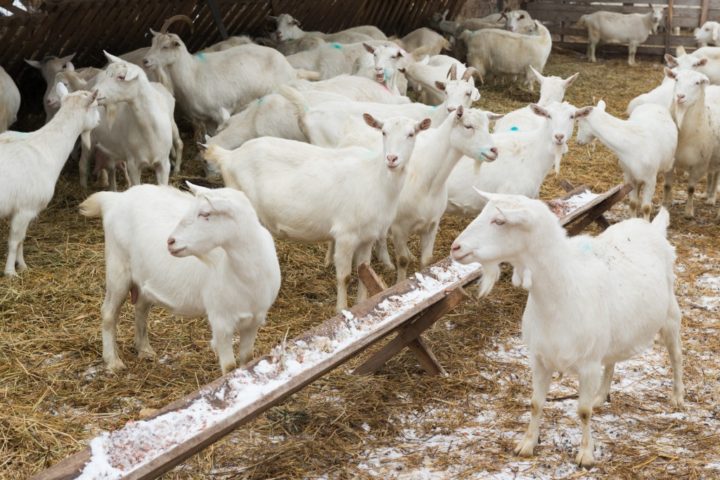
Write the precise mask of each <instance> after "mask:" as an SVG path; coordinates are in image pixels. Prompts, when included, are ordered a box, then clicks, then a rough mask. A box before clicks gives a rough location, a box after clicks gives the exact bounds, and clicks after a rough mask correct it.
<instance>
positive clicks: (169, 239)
mask: <svg viewBox="0 0 720 480" xmlns="http://www.w3.org/2000/svg"><path fill="white" fill-rule="evenodd" d="M167 244H168V246H169V247H172V246H173V245H175V239H174V238H173V237H170V238H168V239H167Z"/></svg>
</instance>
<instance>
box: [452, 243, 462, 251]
mask: <svg viewBox="0 0 720 480" xmlns="http://www.w3.org/2000/svg"><path fill="white" fill-rule="evenodd" d="M450 248H451V249H452V251H453V252H457V251H458V250H460V245H459V244H457V243H453V244H452V247H450Z"/></svg>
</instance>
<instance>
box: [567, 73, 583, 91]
mask: <svg viewBox="0 0 720 480" xmlns="http://www.w3.org/2000/svg"><path fill="white" fill-rule="evenodd" d="M579 76H580V72H577V73H576V74H575V75H571V76H569V77H568V78H566V79H565V88H569V87H570V85H572V84H573V83H575V80H577V79H578V77H579Z"/></svg>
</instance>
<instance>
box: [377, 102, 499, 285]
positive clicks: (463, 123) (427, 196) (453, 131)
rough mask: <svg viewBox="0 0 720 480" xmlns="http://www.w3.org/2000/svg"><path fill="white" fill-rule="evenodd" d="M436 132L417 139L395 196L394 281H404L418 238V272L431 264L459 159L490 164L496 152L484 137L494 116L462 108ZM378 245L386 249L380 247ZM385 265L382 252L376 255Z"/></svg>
mask: <svg viewBox="0 0 720 480" xmlns="http://www.w3.org/2000/svg"><path fill="white" fill-rule="evenodd" d="M445 115H446V119H445V120H444V121H443V122H442V123H441V124H440V125H439V126H438V127H437V128H433V129H430V130H428V131H427V132H424V133H423V134H421V135H420V138H419V139H418V142H417V144H416V146H415V150H414V151H413V155H412V157H411V159H410V163H409V165H408V178H407V180H406V181H405V185H404V186H403V188H402V192H401V193H400V201H399V204H398V210H397V215H396V216H395V220H394V221H393V223H392V226H391V227H390V237H391V238H392V242H393V245H394V246H395V258H396V265H397V280H396V281H398V282H400V281H402V280H404V279H405V277H406V275H407V267H408V264H409V262H410V250H409V248H408V241H409V240H410V236H411V235H414V234H418V235H419V236H420V250H421V253H420V267H421V268H425V267H426V266H428V265H429V264H430V263H431V261H432V255H433V249H434V247H435V237H436V236H437V232H438V228H439V226H440V219H441V218H442V215H443V213H445V207H446V206H447V201H448V189H447V180H448V177H449V176H450V172H452V170H453V168H454V167H455V165H456V164H457V162H458V161H459V160H460V158H461V157H462V156H463V155H466V156H468V157H469V158H472V159H473V160H474V161H476V162H483V161H489V162H491V161H493V160H495V158H496V157H497V149H496V148H495V147H494V144H493V140H492V138H491V136H490V133H489V125H490V120H491V119H495V118H496V116H495V114H492V113H488V112H483V111H481V110H474V109H464V108H463V107H462V106H460V107H458V108H457V110H455V111H453V112H451V113H450V114H449V115H448V114H447V113H445ZM381 246H385V244H384V243H381ZM380 258H381V260H383V261H385V262H386V263H387V247H386V246H385V251H381V252H380Z"/></svg>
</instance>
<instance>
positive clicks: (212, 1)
mask: <svg viewBox="0 0 720 480" xmlns="http://www.w3.org/2000/svg"><path fill="white" fill-rule="evenodd" d="M207 4H208V7H210V13H211V14H212V17H213V22H215V25H216V26H217V28H218V31H219V32H220V36H221V37H222V39H223V40H227V38H228V32H227V29H226V28H225V24H224V23H223V19H222V15H221V14H220V7H218V4H217V0H207Z"/></svg>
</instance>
